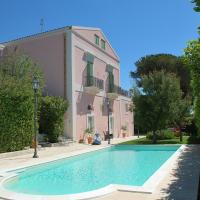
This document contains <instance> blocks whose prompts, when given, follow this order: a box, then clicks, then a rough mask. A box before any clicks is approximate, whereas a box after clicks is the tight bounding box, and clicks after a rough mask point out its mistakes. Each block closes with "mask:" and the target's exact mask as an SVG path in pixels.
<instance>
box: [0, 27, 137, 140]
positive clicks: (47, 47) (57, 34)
mask: <svg viewBox="0 0 200 200" xmlns="http://www.w3.org/2000/svg"><path fill="white" fill-rule="evenodd" d="M3 45H4V46H5V47H4V50H6V49H18V50H20V51H22V52H23V53H25V54H28V55H30V56H31V57H32V59H33V60H34V61H35V62H37V63H38V64H39V66H41V68H42V70H43V73H44V77H45V80H46V90H47V91H48V94H49V95H55V96H62V97H64V98H66V99H67V100H68V101H69V104H70V106H69V108H68V111H67V113H66V115H65V134H66V136H67V137H69V138H72V139H73V140H79V139H81V138H82V137H83V134H84V130H85V129H86V128H93V129H94V130H95V131H98V132H99V133H100V134H102V135H103V133H104V132H105V131H107V121H108V117H107V104H106V102H107V99H109V102H110V119H109V120H110V132H111V133H112V134H113V135H114V137H121V135H122V130H121V127H122V126H126V127H127V135H129V136H130V135H133V134H134V123H133V113H132V112H130V111H129V108H130V105H131V99H130V98H129V97H128V92H127V91H125V90H122V89H121V88H120V61H119V57H118V56H117V54H116V52H115V50H114V49H113V48H112V46H111V44H110V43H109V41H108V40H107V39H106V37H105V35H104V34H103V32H102V31H101V30H100V29H99V28H87V27H76V26H70V27H63V28H59V29H55V30H52V31H47V32H44V33H39V34H35V35H31V36H28V37H23V38H20V39H16V40H12V41H9V42H5V43H3ZM1 47H2V48H3V46H1ZM2 48H1V49H2ZM0 52H1V50H0Z"/></svg>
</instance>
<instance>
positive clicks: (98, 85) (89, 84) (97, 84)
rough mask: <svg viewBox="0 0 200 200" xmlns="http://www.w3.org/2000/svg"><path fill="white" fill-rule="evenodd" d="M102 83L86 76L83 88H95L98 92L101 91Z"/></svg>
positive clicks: (97, 79)
mask: <svg viewBox="0 0 200 200" xmlns="http://www.w3.org/2000/svg"><path fill="white" fill-rule="evenodd" d="M103 85H104V81H103V80H101V79H99V78H96V77H94V76H86V77H85V84H84V86H85V87H96V88H98V89H100V90H103Z"/></svg>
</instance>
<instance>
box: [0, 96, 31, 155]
mask: <svg viewBox="0 0 200 200" xmlns="http://www.w3.org/2000/svg"><path fill="white" fill-rule="evenodd" d="M33 111H34V108H33V102H32V99H31V98H30V97H29V96H11V95H6V94H3V93H2V92H1V94H0V113H1V114H0V153H2V152H8V151H16V150H21V149H23V148H24V147H26V146H30V145H31V141H32V138H33V133H34V126H33V116H34V115H33Z"/></svg>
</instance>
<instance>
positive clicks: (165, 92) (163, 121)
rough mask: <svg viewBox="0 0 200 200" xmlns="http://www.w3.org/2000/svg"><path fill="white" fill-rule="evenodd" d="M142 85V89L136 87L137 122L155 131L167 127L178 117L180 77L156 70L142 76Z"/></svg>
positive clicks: (134, 101) (134, 100)
mask: <svg viewBox="0 0 200 200" xmlns="http://www.w3.org/2000/svg"><path fill="white" fill-rule="evenodd" d="M141 87H142V90H136V89H135V91H134V96H133V103H134V105H135V109H134V111H135V121H136V124H137V125H138V126H139V127H145V128H146V130H148V131H153V133H155V132H156V131H157V130H162V129H165V128H166V127H167V126H168V125H169V124H171V123H173V122H174V120H175V119H176V117H177V112H178V104H179V103H180V100H181V98H182V91H181V90H180V84H179V79H178V78H177V77H176V76H175V75H174V74H166V73H165V72H164V71H155V72H153V73H150V74H149V75H144V76H142V77H141ZM154 135H155V134H154ZM154 141H155V138H154Z"/></svg>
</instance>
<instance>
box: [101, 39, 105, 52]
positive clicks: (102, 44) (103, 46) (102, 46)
mask: <svg viewBox="0 0 200 200" xmlns="http://www.w3.org/2000/svg"><path fill="white" fill-rule="evenodd" d="M101 48H102V49H104V50H105V49H106V42H105V41H104V40H101Z"/></svg>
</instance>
